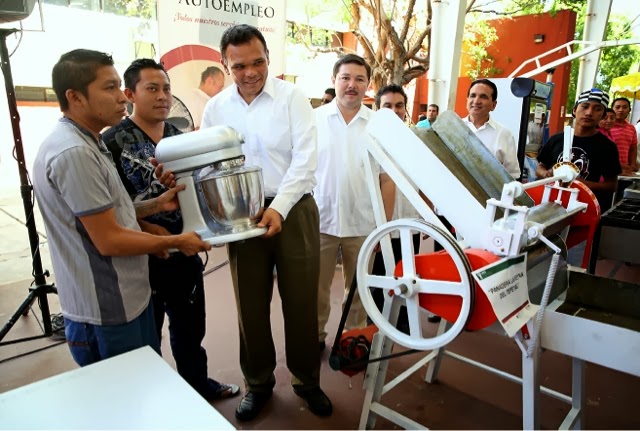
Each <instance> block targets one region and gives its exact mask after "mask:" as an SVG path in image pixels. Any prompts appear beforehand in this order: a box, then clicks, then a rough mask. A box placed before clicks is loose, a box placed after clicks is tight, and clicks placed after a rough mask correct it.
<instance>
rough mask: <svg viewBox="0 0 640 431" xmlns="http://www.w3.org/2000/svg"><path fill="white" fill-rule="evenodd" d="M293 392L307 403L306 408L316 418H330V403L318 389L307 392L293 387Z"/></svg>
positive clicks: (331, 409) (331, 411)
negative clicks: (316, 416)
mask: <svg viewBox="0 0 640 431" xmlns="http://www.w3.org/2000/svg"><path fill="white" fill-rule="evenodd" d="M293 392H295V393H296V395H297V396H299V397H300V398H303V399H304V400H305V401H306V402H307V407H309V410H311V413H313V414H315V415H318V416H331V413H333V406H332V405H331V401H330V400H329V398H328V397H327V396H326V395H325V394H324V392H322V389H320V388H319V387H316V388H313V389H307V390H302V389H297V388H295V387H294V388H293Z"/></svg>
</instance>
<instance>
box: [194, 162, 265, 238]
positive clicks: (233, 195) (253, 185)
mask: <svg viewBox="0 0 640 431" xmlns="http://www.w3.org/2000/svg"><path fill="white" fill-rule="evenodd" d="M196 184H197V188H198V198H199V199H200V200H201V207H202V208H206V209H208V211H209V215H210V216H211V217H212V218H213V219H214V220H215V221H216V222H217V223H218V224H220V225H221V226H222V227H224V228H226V229H228V230H232V231H236V232H239V231H242V230H246V229H252V228H255V226H256V223H257V221H258V220H256V217H257V216H258V214H259V212H260V209H261V208H262V205H263V204H264V185H263V181H262V169H260V168H259V167H256V166H238V167H232V168H228V169H223V170H215V169H214V170H210V171H209V172H208V173H207V174H205V175H201V176H198V178H197V180H196ZM202 204H204V205H202ZM203 216H205V217H206V216H207V214H203Z"/></svg>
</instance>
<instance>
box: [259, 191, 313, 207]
mask: <svg viewBox="0 0 640 431" xmlns="http://www.w3.org/2000/svg"><path fill="white" fill-rule="evenodd" d="M311 196H312V195H311V193H305V194H303V195H302V197H301V198H300V200H299V201H298V202H302V201H303V200H305V199H307V198H310V197H311ZM274 199H275V197H272V198H264V207H265V208H269V206H271V203H272V202H273V200H274Z"/></svg>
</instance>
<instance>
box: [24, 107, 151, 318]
mask: <svg viewBox="0 0 640 431" xmlns="http://www.w3.org/2000/svg"><path fill="white" fill-rule="evenodd" d="M33 173H34V178H33V182H34V191H35V195H36V198H37V200H38V204H39V206H40V211H41V213H42V217H43V219H44V224H45V228H46V230H47V235H48V239H49V247H50V251H51V259H52V263H53V270H54V273H55V277H56V285H57V288H58V296H59V297H60V305H61V306H62V313H63V315H64V316H65V317H66V318H67V319H70V320H73V321H76V322H82V323H90V324H94V325H120V324H123V323H127V322H130V321H132V320H133V319H135V318H136V317H138V316H139V315H140V313H142V311H144V309H145V308H146V307H147V305H148V304H149V298H150V297H151V289H150V287H149V268H148V263H147V259H148V258H147V256H146V255H145V256H131V257H110V256H103V255H101V254H100V252H99V251H98V249H97V248H96V247H95V245H94V244H93V242H92V241H91V238H90V237H89V235H88V233H87V231H86V230H85V228H84V225H83V224H82V223H81V222H80V219H79V217H82V216H87V215H91V214H97V213H100V212H102V211H106V210H107V209H109V208H114V209H115V215H116V220H117V223H118V224H119V225H121V226H123V227H125V228H129V229H133V230H138V231H139V230H140V226H139V225H138V222H137V220H136V214H135V209H134V207H133V203H132V202H131V199H130V198H129V195H128V193H127V191H126V190H125V188H124V186H123V185H122V182H121V181H120V178H119V176H118V173H117V171H116V168H115V166H114V165H113V161H112V160H111V155H110V153H109V151H108V150H107V148H106V146H105V145H104V143H102V142H101V141H100V142H98V141H96V140H95V138H94V137H93V136H91V134H90V133H88V132H87V131H86V130H83V129H81V128H80V127H79V126H78V125H76V124H75V123H73V122H72V121H70V120H68V119H65V118H63V119H61V120H60V122H59V123H58V124H57V125H56V127H55V128H54V130H53V132H52V133H51V134H50V135H49V136H48V137H47V138H46V139H45V140H44V142H43V143H42V145H41V146H40V149H39V151H38V154H37V156H36V159H35V162H34V165H33Z"/></svg>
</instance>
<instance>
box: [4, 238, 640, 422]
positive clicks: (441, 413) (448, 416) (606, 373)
mask: <svg viewBox="0 0 640 431" xmlns="http://www.w3.org/2000/svg"><path fill="white" fill-rule="evenodd" d="M225 260H226V256H225V254H224V250H223V249H216V250H214V251H213V252H212V253H211V259H210V264H209V267H211V266H214V265H216V264H219V263H222V262H224V261H225ZM614 265H615V264H614V263H612V262H601V264H600V266H599V267H598V272H600V273H606V272H607V271H611V269H612V268H613V266H614ZM618 275H621V276H623V277H624V278H628V279H629V281H632V280H635V281H636V282H637V281H638V280H640V277H639V275H640V268H639V267H638V266H623V267H621V268H620V270H619V272H618ZM340 281H341V273H340V271H339V270H338V271H336V277H335V279H334V284H333V287H332V304H333V306H334V307H333V310H332V315H331V320H330V325H331V328H334V330H335V328H336V327H337V321H338V318H339V314H338V313H339V309H340V307H339V304H340V301H341V298H342V292H341V286H340ZM27 287H28V284H27V283H24V282H23V283H13V284H9V285H4V286H1V287H0V298H1V301H0V319H1V320H2V323H4V321H5V320H6V319H7V318H8V313H10V312H12V311H13V310H14V309H15V308H16V307H17V305H18V304H19V303H20V301H21V300H22V299H23V297H24V295H26V291H27ZM206 291H207V324H208V326H207V330H208V332H207V336H206V339H205V347H206V349H207V352H208V354H209V367H210V375H211V376H213V377H215V378H217V379H218V380H221V381H224V382H232V383H236V384H240V385H241V384H242V374H241V372H240V369H239V367H238V330H237V324H236V311H235V310H236V309H235V306H234V299H233V292H232V289H231V283H230V276H229V269H228V266H224V267H222V268H221V269H220V270H218V271H216V272H213V273H212V274H210V275H208V276H207V277H206ZM50 302H51V303H52V308H53V309H54V310H57V304H56V298H55V296H52V297H51V298H50ZM272 327H273V333H274V337H275V339H276V346H277V352H278V367H277V370H276V377H277V386H276V392H275V394H274V397H273V399H272V400H271V401H270V403H269V405H268V406H267V408H266V410H265V411H264V413H263V414H262V415H261V416H260V417H259V418H258V419H256V420H255V421H252V422H249V423H238V422H237V421H236V420H235V418H234V410H235V408H236V405H237V403H238V402H239V400H240V399H239V398H235V399H231V400H224V401H219V402H216V403H215V404H213V405H214V407H215V408H216V409H218V410H219V411H220V412H221V413H222V414H223V415H224V416H225V417H226V418H227V419H228V420H229V421H230V422H231V423H232V424H234V425H235V426H237V427H238V428H240V429H354V428H357V427H358V423H359V417H360V412H361V410H362V403H363V396H364V392H363V390H362V381H363V375H362V374H359V375H356V376H354V377H352V378H349V377H347V376H345V375H343V374H341V373H337V372H334V371H332V370H331V369H330V368H329V366H328V363H327V359H328V356H329V352H328V349H327V351H325V352H324V355H323V364H322V385H323V388H324V389H325V391H326V392H327V394H328V395H329V396H330V398H331V399H332V401H333V404H334V414H333V416H331V417H329V418H317V417H316V416H314V415H313V414H311V413H310V412H308V411H307V410H306V408H305V407H304V403H303V402H302V400H301V399H299V398H298V397H296V396H295V395H294V394H293V392H292V390H291V387H290V385H289V379H290V374H289V372H288V370H287V368H286V365H285V358H284V345H283V341H282V340H283V325H282V319H281V312H280V303H279V299H278V296H277V294H276V295H275V298H274V301H273V323H272ZM38 331H39V328H38V324H37V322H36V319H35V317H34V315H33V314H31V315H29V316H27V317H22V318H20V320H19V322H18V323H17V324H16V325H15V327H14V329H12V331H11V332H10V333H9V335H8V336H7V338H6V339H7V340H8V339H11V338H15V337H19V336H25V335H35V334H37V333H38ZM165 334H166V328H165ZM332 340H333V336H330V340H329V341H332ZM51 344H52V342H51V341H49V340H40V341H35V342H27V343H21V344H18V345H13V346H3V347H0V361H2V362H0V392H5V391H8V390H11V389H13V388H16V387H19V386H22V385H25V384H28V383H31V382H34V381H37V380H41V379H43V378H46V377H49V376H52V375H56V374H59V373H61V372H64V371H67V370H71V369H73V368H75V364H74V363H73V361H72V359H71V357H70V355H69V353H68V350H67V347H66V346H65V345H64V344H62V345H58V346H56V347H52V348H50V349H46V350H43V351H40V352H37V353H33V354H30V355H27V356H24V357H20V358H17V359H11V360H7V361H5V359H6V358H9V357H12V356H15V355H17V354H20V353H24V352H27V351H30V350H34V349H38V348H41V347H46V346H48V345H51ZM451 349H452V350H453V351H456V352H458V353H461V354H464V355H467V356H469V357H472V358H474V359H477V360H480V361H483V362H486V363H488V364H491V365H494V366H499V367H501V368H502V369H504V370H505V371H508V372H511V373H514V374H518V373H519V364H520V352H519V350H518V349H517V347H516V346H515V344H514V343H513V342H512V341H511V340H509V339H507V338H503V337H500V336H497V335H494V334H490V333H486V332H480V333H464V334H462V335H461V336H460V337H458V339H457V340H456V341H455V342H454V343H453V344H452V345H451ZM163 351H164V356H165V358H166V359H167V361H168V362H169V363H171V364H172V365H173V360H172V358H171V353H170V351H169V349H168V346H167V343H164V344H163ZM542 358H543V359H542V365H541V375H542V379H543V380H542V381H543V384H544V385H547V386H549V387H551V388H553V389H556V390H560V391H563V392H568V391H569V389H570V377H569V376H570V360H569V358H567V357H564V356H562V355H559V354H556V353H554V352H546V353H544V354H543V356H542ZM415 360H416V358H415V357H411V356H407V357H403V358H400V359H395V360H392V361H391V362H390V372H389V376H390V377H393V376H395V375H397V374H398V373H400V372H402V371H403V370H404V369H405V368H406V367H408V366H409V365H411V364H412V363H413V362H415ZM424 371H425V369H424V368H423V369H422V370H420V372H419V373H416V374H414V375H413V376H412V377H411V378H410V379H409V380H408V381H407V382H404V383H403V384H401V385H400V386H398V387H397V388H395V389H394V390H392V391H391V392H389V394H388V395H386V396H385V399H386V400H387V402H388V403H389V404H390V406H391V407H393V408H395V409H397V410H398V411H400V412H401V413H403V414H405V415H406V416H408V417H410V418H412V419H413V420H416V421H417V422H419V423H422V424H425V425H427V426H429V427H431V428H443V429H447V428H448V429H514V428H519V427H521V416H520V403H521V394H520V388H519V387H518V386H517V385H516V384H514V383H510V382H507V381H504V380H501V379H499V378H497V377H495V376H493V375H490V374H487V373H485V372H483V371H480V370H478V369H476V368H473V367H471V366H468V365H465V364H462V363H459V362H457V361H455V360H453V359H448V358H447V359H445V360H444V362H443V366H442V368H441V372H440V379H439V382H438V383H436V384H433V385H429V384H426V383H425V382H424V381H423V378H424ZM639 393H640V379H638V378H635V377H631V376H629V375H625V374H621V373H618V372H614V371H611V370H608V369H604V368H601V367H599V366H595V365H588V367H587V397H588V407H587V418H586V419H587V427H588V428H592V429H638V428H640V417H639V416H638V415H637V414H636V413H635V409H637V408H638V405H639V404H638V400H639V399H640V398H639V395H638V394H639ZM88 396H90V394H88ZM51 402H53V403H57V402H64V400H62V399H52V400H51ZM541 407H542V426H543V427H544V428H554V427H555V428H557V427H558V426H559V424H560V422H561V420H562V418H563V416H564V415H565V414H566V413H567V412H568V406H566V405H564V404H562V403H561V402H559V401H557V400H555V399H551V398H549V397H543V399H542V406H541ZM25 414H37V406H34V407H33V412H25ZM96 420H97V424H98V423H99V419H96ZM1 423H2V420H1V418H0V428H1ZM376 428H378V429H394V428H397V427H396V426H394V425H393V424H391V423H390V422H387V421H386V420H383V419H379V420H378V422H377V424H376Z"/></svg>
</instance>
